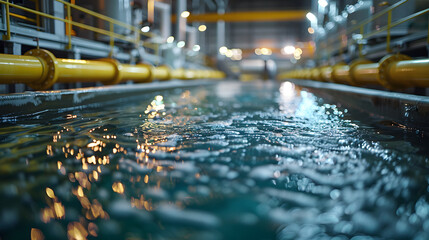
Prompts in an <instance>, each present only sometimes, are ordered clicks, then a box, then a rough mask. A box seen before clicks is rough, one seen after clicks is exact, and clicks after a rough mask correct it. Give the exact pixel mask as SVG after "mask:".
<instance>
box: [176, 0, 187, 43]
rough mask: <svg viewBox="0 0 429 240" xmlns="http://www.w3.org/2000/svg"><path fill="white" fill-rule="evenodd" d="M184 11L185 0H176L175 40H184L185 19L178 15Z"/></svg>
mask: <svg viewBox="0 0 429 240" xmlns="http://www.w3.org/2000/svg"><path fill="white" fill-rule="evenodd" d="M185 10H186V0H177V3H176V16H177V17H178V21H177V22H176V37H175V38H176V40H177V41H185V40H186V18H183V17H181V16H180V14H181V13H182V12H183V11H185Z"/></svg>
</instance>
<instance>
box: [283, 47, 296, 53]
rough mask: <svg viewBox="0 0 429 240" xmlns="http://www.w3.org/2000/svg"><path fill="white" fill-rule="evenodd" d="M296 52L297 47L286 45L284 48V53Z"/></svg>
mask: <svg viewBox="0 0 429 240" xmlns="http://www.w3.org/2000/svg"><path fill="white" fill-rule="evenodd" d="M294 52H295V47H294V46H291V45H289V46H286V47H284V48H283V49H282V53H283V54H285V55H290V54H293V53H294Z"/></svg>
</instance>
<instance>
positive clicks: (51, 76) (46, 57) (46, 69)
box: [24, 49, 59, 90]
mask: <svg viewBox="0 0 429 240" xmlns="http://www.w3.org/2000/svg"><path fill="white" fill-rule="evenodd" d="M24 55H25V56H33V57H36V58H38V59H39V61H40V62H41V63H42V66H43V74H42V77H41V78H40V80H39V81H37V82H32V83H27V85H28V86H29V87H31V88H33V89H35V90H46V89H49V88H51V87H52V86H53V85H54V84H55V83H56V82H57V80H58V76H59V72H58V61H57V59H56V58H55V56H54V54H52V53H51V52H49V51H48V50H45V49H32V50H30V51H28V52H26V53H25V54H24Z"/></svg>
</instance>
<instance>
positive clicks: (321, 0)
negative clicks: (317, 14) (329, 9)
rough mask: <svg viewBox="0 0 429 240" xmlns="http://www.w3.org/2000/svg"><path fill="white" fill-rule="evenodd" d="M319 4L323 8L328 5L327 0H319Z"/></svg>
mask: <svg viewBox="0 0 429 240" xmlns="http://www.w3.org/2000/svg"><path fill="white" fill-rule="evenodd" d="M319 5H320V6H321V7H322V8H324V7H326V6H328V1H326V0H319Z"/></svg>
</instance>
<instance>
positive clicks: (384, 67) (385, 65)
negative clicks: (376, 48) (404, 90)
mask: <svg viewBox="0 0 429 240" xmlns="http://www.w3.org/2000/svg"><path fill="white" fill-rule="evenodd" d="M403 60H411V57H409V56H407V55H403V54H393V55H387V56H385V57H383V58H382V59H381V60H380V62H379V64H378V65H379V66H378V72H379V77H378V80H379V82H380V84H381V85H382V86H383V87H385V88H387V89H395V88H401V87H403V86H400V85H395V84H392V82H391V81H390V80H389V65H390V64H391V63H393V62H398V61H403Z"/></svg>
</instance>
